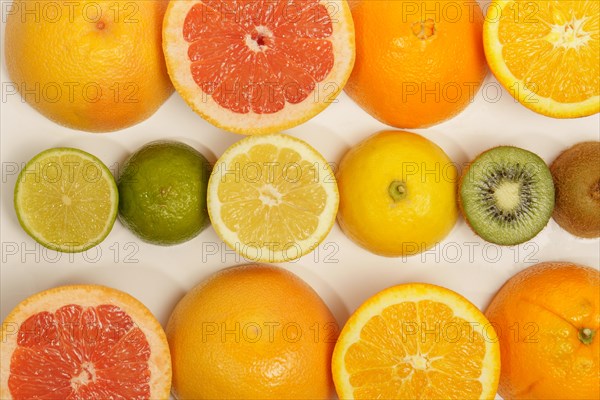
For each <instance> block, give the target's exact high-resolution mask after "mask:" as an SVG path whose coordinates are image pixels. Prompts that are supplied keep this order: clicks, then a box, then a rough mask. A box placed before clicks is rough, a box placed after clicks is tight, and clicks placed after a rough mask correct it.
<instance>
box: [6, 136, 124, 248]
mask: <svg viewBox="0 0 600 400" xmlns="http://www.w3.org/2000/svg"><path fill="white" fill-rule="evenodd" d="M118 202H119V193H118V191H117V185H116V183H115V180H114V178H113V176H112V174H111V172H110V171H109V170H108V168H106V166H105V165H104V164H103V163H102V161H100V160H99V159H97V158H96V157H94V156H93V155H91V154H89V153H86V152H85V151H82V150H78V149H73V148H66V147H63V148H54V149H48V150H45V151H43V152H41V153H39V154H38V155H37V156H35V157H34V158H32V159H31V160H30V161H29V162H28V163H27V165H26V166H25V168H24V169H23V170H22V171H21V173H20V174H19V177H18V179H17V184H16V186H15V197H14V203H15V211H16V213H17V217H18V218H19V222H20V223H21V226H22V227H23V229H24V230H25V232H27V233H28V234H29V235H30V236H31V237H32V238H34V239H35V240H36V241H37V242H39V243H40V244H41V245H43V246H45V247H48V248H50V249H53V250H58V251H63V252H69V253H72V252H80V251H84V250H87V249H89V248H91V247H94V246H96V245H97V244H98V243H100V242H102V241H103V240H104V238H105V237H106V236H107V235H108V234H109V233H110V231H111V229H112V227H113V224H114V222H115V219H116V217H117V212H118Z"/></svg>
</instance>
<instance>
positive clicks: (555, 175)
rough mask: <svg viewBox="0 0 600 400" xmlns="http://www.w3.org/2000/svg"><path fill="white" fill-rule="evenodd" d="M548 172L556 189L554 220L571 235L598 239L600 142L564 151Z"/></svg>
mask: <svg viewBox="0 0 600 400" xmlns="http://www.w3.org/2000/svg"><path fill="white" fill-rule="evenodd" d="M550 172H551V173H552V179H553V180H554V187H555V189H556V204H555V207H554V213H553V215H552V217H553V218H554V220H555V221H556V222H557V223H558V224H559V225H560V226H561V227H562V228H563V229H564V230H566V231H567V232H569V233H571V234H572V235H575V236H578V237H582V238H597V237H600V141H598V142H582V143H578V144H576V145H574V146H573V147H571V148H569V149H567V150H565V151H563V152H562V153H561V154H560V155H559V156H558V157H557V158H556V160H554V162H553V163H552V165H551V166H550Z"/></svg>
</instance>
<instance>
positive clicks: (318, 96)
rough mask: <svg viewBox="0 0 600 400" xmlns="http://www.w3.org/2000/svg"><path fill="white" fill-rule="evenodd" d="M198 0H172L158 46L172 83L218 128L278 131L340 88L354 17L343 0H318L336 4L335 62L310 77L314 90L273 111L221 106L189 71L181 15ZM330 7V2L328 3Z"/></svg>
mask: <svg viewBox="0 0 600 400" xmlns="http://www.w3.org/2000/svg"><path fill="white" fill-rule="evenodd" d="M198 3H201V1H199V0H179V1H171V2H170V3H169V7H168V8H167V11H166V13H165V19H164V23H163V50H164V53H165V59H166V63H167V71H168V73H169V75H170V77H171V81H172V82H173V86H174V87H175V89H176V90H177V92H178V93H179V94H180V96H181V97H182V98H183V99H184V100H185V101H186V102H187V104H188V105H189V106H190V107H191V108H192V109H193V110H194V111H195V112H196V113H197V114H199V115H200V116H201V117H202V118H204V119H205V120H207V121H208V122H210V123H211V124H213V125H215V126H216V127H218V128H221V129H224V130H227V131H230V132H234V133H238V134H243V135H255V134H266V133H273V132H278V131H282V130H285V129H288V128H291V127H294V126H296V125H299V124H301V123H303V122H306V121H308V120H309V119H311V118H312V117H314V116H315V115H317V114H318V113H320V112H321V111H323V110H324V109H325V108H327V107H328V106H329V105H330V104H331V103H333V102H335V99H336V97H337V96H338V95H339V93H340V92H341V91H342V89H343V88H344V86H345V84H346V82H347V81H348V78H349V77H350V73H351V72H352V68H353V66H354V59H355V50H354V49H355V47H354V23H353V21H352V14H351V13H350V7H349V6H348V4H347V2H346V0H320V3H321V4H324V5H325V6H326V7H327V6H328V7H332V5H334V4H335V6H334V7H333V9H335V10H337V12H336V14H335V16H332V27H333V33H332V35H331V37H330V38H329V39H330V41H331V42H332V44H333V49H334V57H335V63H334V66H333V69H332V70H331V71H330V72H329V74H328V75H327V76H326V77H325V78H324V79H323V80H322V81H321V82H315V89H314V91H313V92H312V93H311V94H309V96H308V97H307V98H306V99H305V100H303V101H302V102H300V103H298V104H291V103H286V104H285V107H284V108H283V109H282V110H281V111H278V112H276V113H273V114H257V113H253V112H252V111H250V112H249V113H247V114H240V113H235V112H232V111H230V110H227V109H226V108H224V107H222V106H220V105H219V104H217V102H215V101H214V100H213V99H212V96H210V95H207V94H205V93H204V92H202V90H201V89H200V88H199V87H198V84H197V83H196V82H195V81H194V79H193V77H192V74H191V72H190V61H189V57H188V49H189V46H190V43H188V42H186V41H185V40H184V38H183V34H182V27H183V26H184V21H185V19H186V17H187V15H188V13H189V12H190V10H191V9H192V7H193V6H194V5H196V4H198ZM328 9H329V8H328Z"/></svg>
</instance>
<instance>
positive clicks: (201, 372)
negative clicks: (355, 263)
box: [166, 265, 338, 400]
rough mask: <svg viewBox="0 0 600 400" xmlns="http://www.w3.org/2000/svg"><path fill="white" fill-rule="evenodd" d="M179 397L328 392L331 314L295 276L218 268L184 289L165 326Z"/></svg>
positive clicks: (333, 335)
mask: <svg viewBox="0 0 600 400" xmlns="http://www.w3.org/2000/svg"><path fill="white" fill-rule="evenodd" d="M166 332H167V339H168V341H169V345H170V348H171V351H172V359H173V393H174V394H175V396H176V397H177V398H178V399H179V400H182V399H193V400H201V399H278V400H279V399H311V400H316V399H329V398H331V396H332V394H333V381H332V377H331V355H332V353H333V347H334V345H335V341H336V340H337V333H338V327H337V324H336V321H335V319H334V317H333V315H332V314H331V312H330V311H329V309H328V308H327V306H326V305H325V303H324V302H323V301H322V300H321V298H320V297H319V296H318V295H317V293H316V292H315V291H314V290H313V289H312V288H310V286H308V285H307V284H306V283H305V282H303V281H302V280H301V279H300V278H298V277H297V276H296V275H294V274H292V273H291V272H288V271H286V270H284V269H281V268H277V267H271V266H265V265H245V266H240V267H235V268H229V269H225V270H222V271H220V272H218V273H216V274H215V275H213V276H212V277H210V278H209V279H208V280H206V281H204V282H203V283H201V284H200V285H198V286H196V287H195V288H194V289H192V290H191V291H190V292H189V293H188V294H187V295H186V296H185V297H184V298H183V299H182V300H181V301H180V302H179V303H178V304H177V306H176V307H175V310H174V311H173V314H172V315H171V318H170V320H169V323H168V325H167V329H166Z"/></svg>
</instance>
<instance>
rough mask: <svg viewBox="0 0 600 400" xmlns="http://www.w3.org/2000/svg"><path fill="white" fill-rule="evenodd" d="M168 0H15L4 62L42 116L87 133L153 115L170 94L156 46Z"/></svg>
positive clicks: (16, 83)
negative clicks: (16, 0)
mask: <svg viewBox="0 0 600 400" xmlns="http://www.w3.org/2000/svg"><path fill="white" fill-rule="evenodd" d="M167 3H168V1H166V0H153V1H143V0H132V1H106V0H94V1H90V0H82V1H76V2H73V1H34V0H26V1H18V2H14V3H13V4H12V8H11V9H10V12H9V13H8V18H7V21H6V37H5V49H6V50H5V51H6V53H5V55H6V67H7V70H8V73H9V75H10V78H11V80H12V81H13V84H14V85H15V88H14V89H16V90H17V91H19V92H20V93H21V97H22V98H23V99H24V100H25V101H27V103H29V104H30V105H31V106H32V107H33V108H35V109H36V110H37V111H39V112H40V113H42V114H43V115H44V116H46V117H47V118H49V119H51V120H53V121H55V122H57V123H59V124H62V125H65V126H67V127H70V128H74V129H80V130H84V131H90V132H106V131H114V130H117V129H122V128H125V127H128V126H130V125H133V124H136V123H138V122H140V121H143V120H145V119H146V118H148V117H149V116H151V115H152V114H153V113H154V112H155V111H156V110H157V109H158V107H160V105H161V104H162V103H163V102H164V101H165V100H166V99H167V98H168V97H169V95H170V94H171V93H172V92H173V87H172V85H171V81H170V80H169V76H168V74H167V69H166V66H165V61H164V57H163V53H162V48H161V32H162V28H161V27H162V19H163V16H164V13H165V9H166V6H167Z"/></svg>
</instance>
